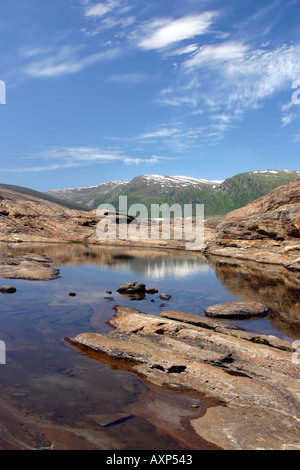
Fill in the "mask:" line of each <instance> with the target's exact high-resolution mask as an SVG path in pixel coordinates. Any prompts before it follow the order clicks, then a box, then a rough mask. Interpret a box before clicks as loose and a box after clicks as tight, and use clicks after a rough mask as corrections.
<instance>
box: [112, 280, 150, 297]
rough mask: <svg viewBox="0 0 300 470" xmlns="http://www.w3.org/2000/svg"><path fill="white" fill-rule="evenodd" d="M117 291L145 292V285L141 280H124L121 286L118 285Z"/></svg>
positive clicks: (128, 292) (129, 292)
mask: <svg viewBox="0 0 300 470" xmlns="http://www.w3.org/2000/svg"><path fill="white" fill-rule="evenodd" d="M118 292H120V293H121V292H125V293H127V294H133V293H136V292H146V286H145V284H142V283H141V282H125V284H122V285H121V287H119V289H118Z"/></svg>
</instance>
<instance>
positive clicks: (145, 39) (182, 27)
mask: <svg viewBox="0 0 300 470" xmlns="http://www.w3.org/2000/svg"><path fill="white" fill-rule="evenodd" d="M216 16H217V12H214V11H207V12H204V13H201V14H197V15H188V16H184V17H182V18H178V19H175V20H174V19H168V18H158V19H154V20H152V21H150V22H148V23H146V24H144V25H142V26H141V27H140V29H139V31H138V36H137V45H138V47H139V48H141V49H146V50H151V49H157V50H160V49H164V48H166V47H169V46H171V45H173V44H177V43H178V42H180V41H183V40H185V39H191V38H194V37H196V36H199V35H202V34H205V33H207V32H208V30H209V28H210V26H211V24H212V21H213V19H214V18H215V17H216Z"/></svg>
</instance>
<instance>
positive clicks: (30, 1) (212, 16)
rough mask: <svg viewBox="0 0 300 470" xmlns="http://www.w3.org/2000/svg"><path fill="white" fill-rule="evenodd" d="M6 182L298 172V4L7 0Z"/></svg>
mask: <svg viewBox="0 0 300 470" xmlns="http://www.w3.org/2000/svg"><path fill="white" fill-rule="evenodd" d="M0 44H1V48H0V182H1V183H8V184H16V185H21V186H26V187H30V188H32V189H36V190H39V191H47V190H50V189H55V188H69V187H85V186H93V185H97V184H99V183H102V182H105V181H116V180H117V181H119V180H121V181H129V180H131V179H132V178H133V177H135V176H138V175H142V174H163V175H168V176H172V175H184V176H191V177H198V178H204V179H209V180H223V179H225V178H228V177H231V176H233V175H236V174H238V173H241V172H246V171H255V170H264V169H290V170H300V165H299V149H300V0H259V1H258V0H243V1H242V2H241V1H240V0H185V1H184V2H183V1H182V0H180V1H178V0H153V1H147V0H106V1H103V2H97V0H51V1H46V0H9V1H4V0H2V1H1V16H0Z"/></svg>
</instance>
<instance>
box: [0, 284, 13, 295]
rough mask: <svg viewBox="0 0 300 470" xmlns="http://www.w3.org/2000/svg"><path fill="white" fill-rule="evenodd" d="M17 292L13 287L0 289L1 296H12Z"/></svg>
mask: <svg viewBox="0 0 300 470" xmlns="http://www.w3.org/2000/svg"><path fill="white" fill-rule="evenodd" d="M16 291H17V289H16V288H15V287H13V286H2V287H1V289H0V292H2V294H14V293H15V292H16Z"/></svg>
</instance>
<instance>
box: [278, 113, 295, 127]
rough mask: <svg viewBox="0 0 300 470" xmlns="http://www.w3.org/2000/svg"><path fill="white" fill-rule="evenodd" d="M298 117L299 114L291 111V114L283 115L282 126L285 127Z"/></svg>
mask: <svg viewBox="0 0 300 470" xmlns="http://www.w3.org/2000/svg"><path fill="white" fill-rule="evenodd" d="M296 117H297V114H295V113H289V114H286V115H284V116H282V118H281V122H282V126H283V127H285V126H287V125H288V124H290V123H291V122H293V121H294V120H295V119H296Z"/></svg>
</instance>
